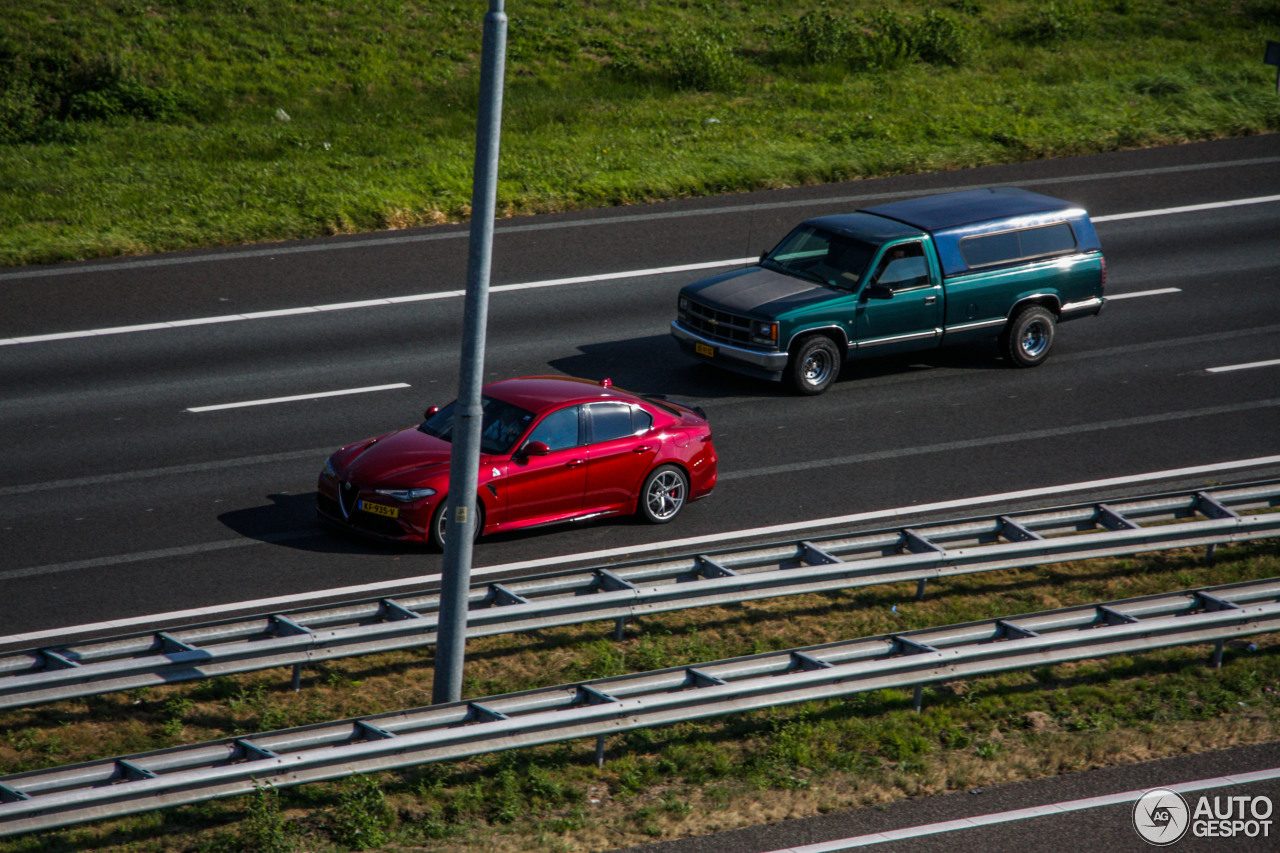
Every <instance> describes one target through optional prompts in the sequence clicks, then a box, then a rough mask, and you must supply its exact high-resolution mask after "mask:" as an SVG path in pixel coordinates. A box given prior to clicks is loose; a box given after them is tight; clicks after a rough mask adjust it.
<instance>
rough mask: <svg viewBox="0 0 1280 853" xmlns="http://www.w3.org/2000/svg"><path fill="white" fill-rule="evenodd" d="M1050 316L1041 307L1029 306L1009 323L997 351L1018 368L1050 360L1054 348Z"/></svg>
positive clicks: (1051, 318)
mask: <svg viewBox="0 0 1280 853" xmlns="http://www.w3.org/2000/svg"><path fill="white" fill-rule="evenodd" d="M1053 329H1054V317H1053V313H1052V312H1051V311H1049V309H1048V308H1045V307H1044V306H1043V305H1028V306H1027V307H1026V308H1023V309H1022V310H1021V311H1019V312H1018V313H1017V314H1015V315H1014V316H1013V319H1012V320H1010V321H1009V325H1008V326H1007V327H1005V330H1004V334H1003V335H1001V336H1000V349H1001V351H1003V353H1004V354H1005V355H1006V356H1008V357H1009V360H1010V361H1012V362H1013V363H1014V365H1015V366H1017V367H1035V366H1036V365H1037V364H1039V363H1040V362H1042V361H1044V360H1045V359H1046V358H1048V357H1049V348H1050V347H1051V346H1053Z"/></svg>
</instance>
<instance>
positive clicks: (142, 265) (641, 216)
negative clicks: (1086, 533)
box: [0, 157, 1280, 281]
mask: <svg viewBox="0 0 1280 853" xmlns="http://www.w3.org/2000/svg"><path fill="white" fill-rule="evenodd" d="M1277 162H1280V157H1250V158H1245V159H1242V160H1226V161H1215V162H1212V163H1190V164H1185V165H1178V166H1156V167H1153V168H1149V169H1121V170H1117V171H1114V172H1094V173H1091V174H1086V175H1059V176H1058V177H1055V178H1037V179H1035V180H1028V181H1015V182H1006V183H994V184H992V183H983V184H952V185H948V186H939V187H934V188H933V189H932V190H931V192H933V193H948V192H960V191H963V190H981V189H990V188H991V187H1017V186H1026V185H1034V186H1036V187H1039V188H1045V187H1051V186H1063V185H1068V184H1079V183H1083V182H1085V181H1098V180H1112V181H1115V180H1123V179H1126V178H1154V177H1158V176H1160V175H1185V174H1186V173H1187V172H1189V171H1192V172H1206V171H1207V172H1212V171H1217V170H1220V169H1238V168H1247V167H1253V166H1269V165H1271V164H1273V163H1277ZM902 197H903V193H901V192H863V193H857V194H855V195H847V196H829V197H825V198H802V199H793V200H791V201H776V200H770V201H767V202H744V203H741V204H721V205H717V206H715V207H693V208H683V209H679V210H649V209H643V208H640V209H636V208H639V207H640V206H639V205H637V206H636V208H632V209H630V212H627V213H611V214H610V215H608V216H603V217H590V218H581V219H575V218H567V219H555V220H543V221H533V222H510V221H507V220H503V221H502V222H500V223H498V225H497V227H496V228H495V229H494V231H495V233H496V234H497V235H498V236H505V235H507V234H527V233H530V232H533V231H563V230H565V229H567V228H594V227H600V226H603V227H606V228H609V227H617V226H618V225H622V224H629V223H632V222H653V221H657V220H665V219H691V218H696V217H700V216H722V215H724V214H726V213H747V212H752V211H777V210H794V209H799V208H804V207H814V206H815V205H827V206H829V205H837V204H841V205H846V206H848V207H863V206H865V205H867V204H868V203H870V202H873V201H881V200H893V199H897V198H902ZM382 233H383V234H384V235H386V236H381V237H380V236H374V235H361V236H359V237H356V238H348V239H343V240H321V241H316V242H310V243H293V244H288V245H286V244H280V243H270V244H265V245H256V246H251V247H247V248H246V247H240V248H237V249H222V250H218V251H214V252H206V253H202V254H196V253H183V254H176V253H175V254H167V255H160V256H158V257H157V256H152V257H141V258H136V259H133V260H128V261H120V260H115V261H110V262H107V263H94V262H82V263H78V264H54V265H52V266H43V267H26V268H20V269H15V270H12V271H5V272H0V281H5V280H8V279H15V278H46V277H51V276H63V275H84V274H86V273H96V272H107V273H120V272H123V271H126V270H135V269H150V268H153V267H170V266H179V265H187V264H204V263H219V262H222V261H240V260H246V259H253V258H278V257H287V256H289V255H305V254H315V253H318V252H348V251H352V250H358V249H369V248H378V247H381V246H404V245H407V244H411V243H431V242H439V241H442V240H465V239H467V237H468V236H469V232H468V231H467V230H466V229H463V228H456V229H425V230H418V231H416V232H394V231H392V232H382Z"/></svg>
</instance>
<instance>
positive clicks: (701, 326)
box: [685, 299, 752, 346]
mask: <svg viewBox="0 0 1280 853" xmlns="http://www.w3.org/2000/svg"><path fill="white" fill-rule="evenodd" d="M688 305H689V308H688V311H687V312H686V313H685V325H686V326H688V327H689V330H690V331H693V332H697V333H698V334H699V335H701V336H702V337H704V338H709V339H711V340H713V341H720V342H721V343H726V344H735V345H738V346H742V345H747V346H750V345H751V323H752V320H751V318H750V317H743V316H742V315H740V314H730V313H729V312H728V311H719V310H717V309H715V308H711V307H709V306H706V305H700V304H699V303H697V302H694V301H693V300H692V299H690V300H689V302H688Z"/></svg>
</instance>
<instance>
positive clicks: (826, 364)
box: [787, 335, 841, 396]
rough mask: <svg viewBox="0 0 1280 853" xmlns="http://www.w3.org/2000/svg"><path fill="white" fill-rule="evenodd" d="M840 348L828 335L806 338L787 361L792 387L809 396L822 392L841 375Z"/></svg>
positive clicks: (788, 376)
mask: <svg viewBox="0 0 1280 853" xmlns="http://www.w3.org/2000/svg"><path fill="white" fill-rule="evenodd" d="M840 364H841V358H840V350H839V349H837V348H836V345H835V343H834V342H833V341H832V340H831V338H828V337H827V336H826V335H813V336H811V337H808V338H805V339H804V340H802V341H801V342H800V344H799V346H797V347H796V351H795V353H794V354H792V356H791V360H790V361H788V362H787V379H788V381H789V382H790V383H791V387H792V388H794V389H795V390H796V391H799V392H800V393H801V394H806V395H809V396H812V395H815V394H821V393H822V392H823V391H825V390H827V387H828V386H829V385H830V384H831V383H832V382H835V381H836V377H837V376H839V375H840Z"/></svg>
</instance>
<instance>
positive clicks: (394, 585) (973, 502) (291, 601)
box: [0, 455, 1280, 646]
mask: <svg viewBox="0 0 1280 853" xmlns="http://www.w3.org/2000/svg"><path fill="white" fill-rule="evenodd" d="M1277 464H1280V455H1277V456H1261V457H1257V458H1254V459H1236V460H1233V461H1230V462H1216V463H1212V464H1209V465H1194V466H1191V467H1187V468H1171V469H1168V470H1164V471H1151V472H1149V473H1145V474H1131V475H1128V476H1124V477H1110V478H1107V479H1104V480H1087V481H1084V482H1080V483H1066V484H1062V485H1056V486H1045V487H1042V488H1036V489H1024V490H1022V491H1017V492H1004V493H1001V494H994V495H982V496H979V497H973V498H959V499H957V500H950V501H937V502H934V503H927V504H916V505H914V506H908V507H899V508H897V509H881V510H873V511H870V512H859V513H854V514H852V515H842V516H835V517H832V518H817V519H811V520H808V521H796V522H790V523H787V524H775V525H773V526H771V527H757V528H749V529H746V530H734V531H729V532H726V533H713V534H709V535H706V536H691V537H688V538H685V539H672V540H668V541H666V542H655V543H652V544H649V545H635V546H630V547H625V548H608V549H604V550H600V551H589V552H586V553H580V554H563V555H560V556H556V557H544V558H541V559H536V560H524V561H521V562H517V563H502V564H499V565H496V566H481V567H478V568H475V569H473V570H472V572H471V575H472V577H473V578H474V577H481V576H484V575H494V574H499V573H502V572H512V571H522V570H527V569H538V568H546V567H548V566H565V565H569V564H577V563H599V562H604V561H607V560H609V559H610V558H614V557H625V558H628V559H634V558H638V557H641V556H643V555H644V554H648V553H653V552H656V551H668V550H677V549H692V548H702V547H703V546H706V545H722V544H724V543H726V542H729V541H731V540H734V539H750V538H756V537H760V536H774V535H778V534H784V533H796V532H799V531H812V530H816V529H818V528H823V527H830V526H834V525H848V524H853V523H857V522H864V521H876V520H879V519H886V518H890V519H892V518H899V517H902V516H909V515H920V514H923V513H930V512H937V511H940V510H948V509H962V508H964V507H971V506H981V505H982V504H989V503H998V502H1002V501H1009V500H1019V499H1025V498H1040V497H1053V496H1057V495H1061V494H1065V493H1068V492H1081V491H1090V490H1097V489H1104V488H1111V487H1115V486H1129V485H1137V484H1141V483H1150V482H1155V481H1158V480H1168V479H1173V478H1177V477H1194V476H1200V475H1217V474H1223V473H1226V472H1228V471H1238V470H1241V469H1245V468H1261V467H1265V466H1269V465H1277ZM242 541H243V540H229V542H228V543H227V547H234V545H235V544H238V543H241V542H242ZM246 544H255V543H254V542H247V543H246ZM19 571H21V570H19ZM439 580H440V575H425V576H421V577H414V578H401V579H398V580H389V581H379V582H377V583H371V584H361V585H359V586H347V587H340V588H338V589H328V590H315V591H312V592H301V593H294V594H291V595H281V596H275V597H272V598H263V599H257V600H253V601H239V602H234V603H231V604H221V605H214V606H212V607H199V608H193V609H190V610H178V611H173V612H170V613H156V614H151V615H148V616H134V617H130V618H127V619H116V620H112V621H108V622H99V623H96V624H93V625H86V626H68V627H76V628H82V629H83V630H84V631H85V632H94V633H97V632H100V631H136V630H139V629H143V630H145V629H147V628H154V627H163V626H166V625H171V624H173V623H175V622H177V621H179V620H188V619H209V618H214V617H218V616H220V615H225V614H232V613H244V612H250V611H252V612H263V611H269V610H281V609H288V608H293V607H301V606H309V605H317V606H318V605H319V603H320V602H321V601H322V600H325V599H348V598H357V597H368V596H371V595H394V594H395V591H396V590H404V589H420V588H421V587H422V586H423V585H424V584H432V583H437V582H439ZM68 627H64V628H53V629H49V630H42V631H32V632H30V633H26V634H10V635H9V636H0V646H8V645H16V644H19V643H21V644H25V645H32V644H36V645H39V644H46V643H47V642H48V641H49V640H59V639H62V638H64V637H66V634H67V630H68Z"/></svg>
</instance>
